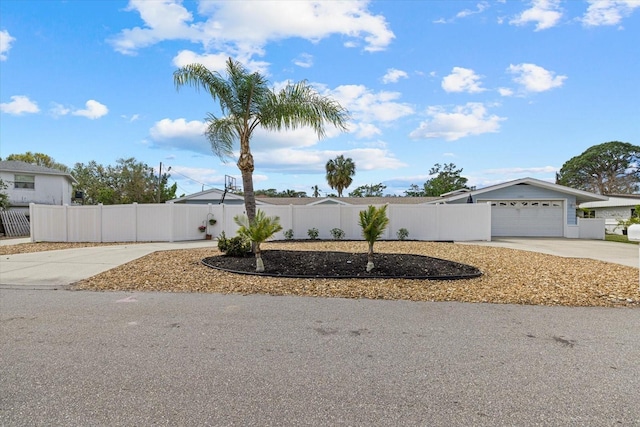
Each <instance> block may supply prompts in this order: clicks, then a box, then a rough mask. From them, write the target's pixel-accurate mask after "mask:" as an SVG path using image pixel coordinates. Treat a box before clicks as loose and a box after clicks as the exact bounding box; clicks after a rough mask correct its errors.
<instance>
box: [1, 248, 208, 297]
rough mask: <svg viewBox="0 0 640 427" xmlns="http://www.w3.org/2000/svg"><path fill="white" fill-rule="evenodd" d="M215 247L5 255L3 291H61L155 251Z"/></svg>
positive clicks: (2, 272)
mask: <svg viewBox="0 0 640 427" xmlns="http://www.w3.org/2000/svg"><path fill="white" fill-rule="evenodd" d="M17 240H23V239H11V242H12V243H6V242H9V240H3V241H1V242H0V244H17V243H18V242H17ZM28 241H29V239H26V242H28ZM20 243H22V242H20ZM216 245H217V243H216V241H212V240H198V241H192V242H174V243H168V242H156V243H136V244H128V245H115V246H94V247H88V248H78V249H64V250H59V251H46V252H34V253H27V254H17V255H4V256H2V257H0V288H11V287H19V288H21V289H23V288H28V289H59V288H63V287H65V286H67V285H70V284H71V283H74V282H77V281H79V280H82V279H86V278H88V277H91V276H95V275H96V274H99V273H102V272H103V271H107V270H110V269H112V268H115V267H118V266H119V265H122V264H126V263H128V262H130V261H133V260H134V259H137V258H140V257H143V256H145V255H148V254H150V253H152V252H155V251H166V250H172V249H191V248H206V247H211V249H212V250H215V251H217V246H216Z"/></svg>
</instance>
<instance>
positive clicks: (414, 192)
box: [404, 184, 424, 197]
mask: <svg viewBox="0 0 640 427" xmlns="http://www.w3.org/2000/svg"><path fill="white" fill-rule="evenodd" d="M404 195H405V196H406V197H424V187H423V188H422V189H421V188H420V187H418V186H417V185H416V184H411V185H410V186H409V189H408V190H405V191H404Z"/></svg>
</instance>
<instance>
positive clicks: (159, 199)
mask: <svg viewBox="0 0 640 427" xmlns="http://www.w3.org/2000/svg"><path fill="white" fill-rule="evenodd" d="M161 197H162V162H160V169H159V170H158V203H161V202H160V201H161V200H162V199H161Z"/></svg>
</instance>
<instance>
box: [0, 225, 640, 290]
mask: <svg viewBox="0 0 640 427" xmlns="http://www.w3.org/2000/svg"><path fill="white" fill-rule="evenodd" d="M28 241H29V239H8V240H2V241H0V244H2V245H5V244H17V243H24V242H28ZM459 244H461V245H462V244H471V245H482V246H499V247H505V248H511V249H519V250H526V251H534V252H541V253H547V254H551V255H557V256H563V257H570V258H591V259H596V260H601V261H606V262H612V263H617V264H622V265H627V266H631V267H638V246H636V245H630V244H622V243H616V242H605V241H602V240H577V239H575V240H574V239H542V238H507V239H496V240H494V241H491V242H463V243H459ZM203 247H204V248H206V247H211V249H212V250H214V251H217V246H216V242H215V241H211V240H198V241H192V242H174V243H169V242H156V243H138V244H127V245H115V246H95V247H88V248H79V249H64V250H58V251H46V252H36V253H27V254H18V255H4V256H2V257H0V287H2V288H11V287H19V288H29V289H57V288H63V287H65V286H67V285H70V284H72V283H74V282H77V281H79V280H82V279H86V278H88V277H91V276H94V275H96V274H99V273H102V272H103V271H107V270H110V269H112V268H115V267H117V266H119V265H122V264H126V263H127V262H130V261H133V260H134V259H137V258H140V257H143V256H145V255H148V254H150V253H152V252H155V251H164V250H172V249H190V248H203Z"/></svg>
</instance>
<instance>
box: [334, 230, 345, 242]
mask: <svg viewBox="0 0 640 427" xmlns="http://www.w3.org/2000/svg"><path fill="white" fill-rule="evenodd" d="M331 235H332V236H333V240H342V239H344V231H342V230H341V229H339V228H333V229H331Z"/></svg>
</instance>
